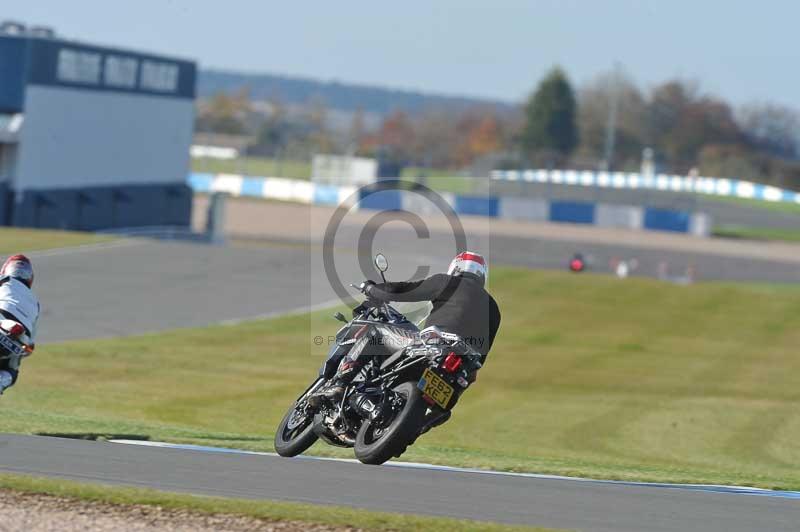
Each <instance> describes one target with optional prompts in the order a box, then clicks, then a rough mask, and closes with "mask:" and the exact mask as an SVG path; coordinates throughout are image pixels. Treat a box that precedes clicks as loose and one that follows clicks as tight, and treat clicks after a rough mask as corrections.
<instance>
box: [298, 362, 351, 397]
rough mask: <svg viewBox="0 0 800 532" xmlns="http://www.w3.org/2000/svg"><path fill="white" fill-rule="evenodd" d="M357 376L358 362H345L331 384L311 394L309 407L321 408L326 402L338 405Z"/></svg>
mask: <svg viewBox="0 0 800 532" xmlns="http://www.w3.org/2000/svg"><path fill="white" fill-rule="evenodd" d="M357 374H358V367H357V365H356V362H355V361H352V360H343V361H342V363H341V364H340V365H339V369H338V370H337V371H336V375H334V377H333V380H332V381H331V382H330V384H328V385H327V386H324V387H323V388H321V389H320V390H318V391H316V392H315V393H313V394H311V396H310V397H309V398H308V404H309V406H311V407H312V408H319V407H320V406H321V405H322V403H323V401H325V400H327V401H328V402H330V403H332V404H336V403H338V402H339V401H341V400H342V397H343V396H344V391H345V390H346V389H347V386H348V385H349V384H350V383H351V382H352V381H353V379H354V378H355V376H356V375H357Z"/></svg>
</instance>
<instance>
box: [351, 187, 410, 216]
mask: <svg viewBox="0 0 800 532" xmlns="http://www.w3.org/2000/svg"><path fill="white" fill-rule="evenodd" d="M358 196H359V202H358V206H359V208H361V209H374V210H378V211H399V210H402V209H403V198H402V196H401V194H400V191H399V190H378V191H376V192H371V191H369V190H366V189H363V188H362V189H360V190H359V193H358Z"/></svg>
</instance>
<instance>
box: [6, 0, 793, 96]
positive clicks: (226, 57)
mask: <svg viewBox="0 0 800 532" xmlns="http://www.w3.org/2000/svg"><path fill="white" fill-rule="evenodd" d="M0 19H14V20H18V21H20V22H23V23H27V24H32V25H34V24H35V25H48V26H52V27H54V28H55V29H56V31H57V32H58V33H59V34H60V35H62V36H64V37H68V38H74V39H78V40H83V41H87V42H91V43H95V44H107V45H116V46H122V47H131V48H135V49H139V50H144V51H152V52H157V53H165V54H171V55H177V56H180V57H187V58H191V59H195V60H197V61H198V62H199V63H200V65H201V66H203V67H214V68H221V69H226V70H243V71H248V72H265V73H276V74H288V75H294V76H301V77H310V78H316V79H322V80H338V81H342V82H355V83H362V84H369V85H378V86H385V87H395V88H406V89H416V90H422V91H426V92H435V93H444V94H456V95H465V96H478V97H488V98H495V99H502V100H508V101H519V100H522V99H523V98H525V96H526V95H527V94H528V93H529V92H530V91H531V89H532V88H533V87H534V86H535V84H536V83H537V82H538V80H539V79H540V78H541V77H542V76H543V75H544V73H545V72H546V71H547V70H548V69H550V68H551V67H552V66H553V65H555V64H559V65H561V66H562V67H563V68H564V69H565V70H566V71H567V73H568V75H569V76H570V78H571V80H572V81H573V82H574V83H576V84H578V85H580V84H582V83H586V82H589V81H591V80H592V79H593V78H594V77H596V76H597V75H599V74H601V73H603V72H607V71H608V70H610V69H611V68H613V65H614V64H615V62H618V63H619V64H620V65H621V66H622V69H623V70H624V72H625V73H626V74H627V75H628V76H630V77H631V78H632V79H634V80H635V81H636V82H638V83H639V84H640V85H641V86H642V87H644V88H649V87H652V86H653V85H655V84H657V83H658V82H660V81H664V80H666V79H671V78H676V77H678V78H681V79H686V80H691V81H697V82H699V84H700V87H701V88H702V89H703V90H705V91H706V92H709V93H713V94H717V95H720V96H722V97H724V98H726V99H728V100H730V101H731V102H732V103H734V104H742V103H749V102H765V101H771V102H775V103H780V104H784V105H790V106H793V107H796V108H800V90H798V89H800V68H798V65H800V46H799V45H798V43H797V37H796V35H797V34H798V33H800V32H799V31H798V26H800V2H797V1H796V0H760V1H758V2H754V1H746V0H727V1H724V0H639V1H634V0H530V1H512V0H508V1H503V0H493V1H490V0H483V1H473V0H404V1H403V2H380V1H376V0H372V1H369V2H368V1H362V0H351V1H348V0H345V1H339V2H323V1H318V2H311V1H306V2H299V1H295V2H289V1H283V2H271V1H266V0H259V1H257V0H227V1H219V0H216V1H213V2H211V1H208V0H135V1H134V0H129V1H109V0H70V1H63V0H0Z"/></svg>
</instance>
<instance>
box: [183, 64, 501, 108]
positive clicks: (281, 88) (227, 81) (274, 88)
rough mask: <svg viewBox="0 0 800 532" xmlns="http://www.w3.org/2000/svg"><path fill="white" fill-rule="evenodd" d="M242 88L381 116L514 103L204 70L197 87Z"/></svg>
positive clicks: (202, 91) (258, 95) (201, 91)
mask: <svg viewBox="0 0 800 532" xmlns="http://www.w3.org/2000/svg"><path fill="white" fill-rule="evenodd" d="M242 87H248V88H249V90H250V97H251V99H253V100H267V99H270V98H278V99H279V100H280V101H281V102H283V103H285V104H290V105H291V104H297V105H302V104H305V103H309V102H311V101H313V100H321V101H323V102H324V103H325V105H326V106H327V107H330V108H333V109H339V110H342V111H356V110H358V109H359V108H360V109H362V110H363V111H364V112H366V113H376V114H381V115H384V114H388V113H390V112H392V111H395V110H402V111H405V112H407V113H411V114H415V113H419V112H422V111H425V110H428V109H439V110H450V111H458V110H463V109H467V108H470V107H476V106H485V107H492V108H494V109H496V110H497V111H500V112H505V111H510V110H511V109H513V105H512V104H510V103H508V102H502V101H497V100H488V99H487V100H483V99H477V98H465V97H459V96H443V95H435V94H426V93H422V92H416V91H407V90H397V89H388V88H382V87H371V86H366V85H355V84H350V83H340V82H338V81H318V80H313V79H304V78H295V77H288V76H279V75H274V74H244V73H239V72H226V71H220V70H206V69H204V70H201V71H200V73H199V76H198V82H197V90H198V95H199V96H200V97H201V98H205V97H209V96H212V95H213V94H215V93H218V92H235V91H237V90H239V89H241V88H242Z"/></svg>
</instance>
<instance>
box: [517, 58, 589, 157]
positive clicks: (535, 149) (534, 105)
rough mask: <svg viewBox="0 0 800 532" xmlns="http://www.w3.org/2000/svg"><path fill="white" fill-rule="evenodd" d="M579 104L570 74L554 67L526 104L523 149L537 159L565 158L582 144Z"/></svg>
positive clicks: (522, 138)
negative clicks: (570, 82) (578, 118)
mask: <svg viewBox="0 0 800 532" xmlns="http://www.w3.org/2000/svg"><path fill="white" fill-rule="evenodd" d="M576 112H577V105H576V103H575V95H574V94H573V91H572V87H571V86H570V84H569V80H568V79H567V76H566V75H565V74H564V71H563V70H561V68H559V67H555V68H553V70H551V71H550V73H549V74H548V75H547V76H546V77H545V78H544V79H543V80H542V81H541V83H539V86H538V88H537V89H536V91H535V92H534V93H533V94H532V95H531V97H530V98H529V100H528V103H527V105H526V106H525V115H526V124H525V127H524V129H523V130H522V135H521V138H520V141H521V145H522V149H523V150H524V151H525V153H526V154H527V155H528V156H529V157H531V158H533V159H537V158H540V157H541V156H542V155H544V156H549V157H550V158H552V157H553V155H555V156H557V157H560V158H565V157H567V156H568V155H569V154H570V153H572V150H574V149H575V146H577V144H578V128H577V126H576Z"/></svg>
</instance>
